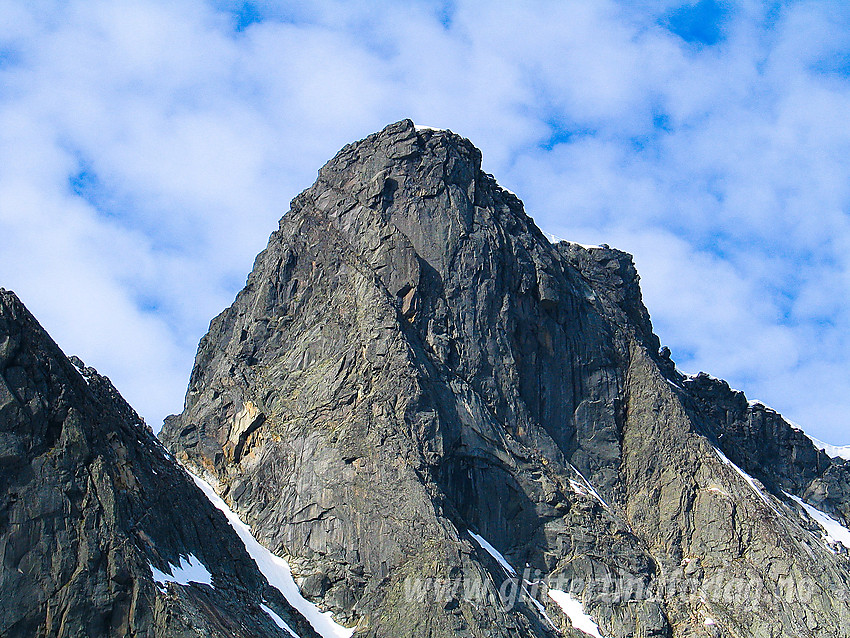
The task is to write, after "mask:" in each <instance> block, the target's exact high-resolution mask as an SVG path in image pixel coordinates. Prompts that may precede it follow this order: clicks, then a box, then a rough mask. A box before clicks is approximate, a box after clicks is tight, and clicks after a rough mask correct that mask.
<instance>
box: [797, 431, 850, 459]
mask: <svg viewBox="0 0 850 638" xmlns="http://www.w3.org/2000/svg"><path fill="white" fill-rule="evenodd" d="M806 436H808V437H809V440H810V441H811V442H812V443H814V444H815V447H816V448H817V449H819V450H823V451H824V452H826V455H827V456H829V457H830V458H833V459H835V458H838V459H844V460H845V461H850V445H830V444H829V443H824V442H823V441H818V440H817V439H816V438H815V437H813V436H809V435H808V434H807V435H806Z"/></svg>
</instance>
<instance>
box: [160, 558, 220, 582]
mask: <svg viewBox="0 0 850 638" xmlns="http://www.w3.org/2000/svg"><path fill="white" fill-rule="evenodd" d="M149 567H150V568H151V574H152V575H153V579H154V580H155V581H156V582H157V583H158V584H160V585H165V583H177V584H178V585H188V584H189V583H199V584H201V585H212V574H210V572H209V570H208V569H207V568H206V567H205V566H204V564H203V563H202V562H201V561H200V560H198V559H197V558H196V557H195V556H194V554H189V556H187V557H184V556H181V557H180V563H179V564H178V565H172V564H171V563H168V571H169V572H171V573H170V574H166V573H165V572H161V571H159V570H158V569H157V568H156V567H154V566H153V565H149Z"/></svg>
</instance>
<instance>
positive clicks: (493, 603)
mask: <svg viewBox="0 0 850 638" xmlns="http://www.w3.org/2000/svg"><path fill="white" fill-rule="evenodd" d="M480 161H481V158H480V153H479V151H478V150H477V149H476V148H475V147H474V146H472V144H471V143H470V142H468V141H467V140H464V139H462V138H460V137H458V136H457V135H454V134H452V133H451V132H448V131H433V130H422V131H417V130H416V129H415V127H414V126H413V124H412V123H411V122H410V121H403V122H399V123H397V124H393V125H391V126H389V127H387V128H386V129H384V130H383V131H381V132H380V133H378V134H375V135H372V136H370V137H368V138H366V139H365V140H362V141H360V142H357V143H355V144H352V145H349V146H347V147H345V148H344V149H343V150H342V151H340V153H339V154H338V155H337V156H336V157H335V158H334V159H333V160H332V161H331V162H329V163H328V164H327V165H326V166H325V167H324V168H322V170H321V171H320V173H319V177H318V180H317V181H316V183H315V184H314V185H313V186H312V187H311V188H310V189H308V190H307V191H305V192H304V193H302V194H301V195H299V196H298V197H297V198H296V199H295V200H293V202H292V206H291V210H290V212H289V213H288V214H286V215H285V216H284V217H283V219H282V220H281V222H280V228H279V230H278V231H276V232H275V233H273V234H272V236H271V239H270V241H269V245H268V247H267V249H266V250H265V251H263V252H262V253H261V254H260V255H259V256H258V257H257V260H256V263H255V265H254V270H253V272H252V273H251V275H250V276H249V278H248V282H247V285H246V287H245V288H244V290H242V292H240V293H239V295H238V296H237V298H236V301H235V302H234V304H233V305H232V306H231V307H230V308H228V309H227V310H225V311H224V312H223V313H222V314H221V315H219V316H218V317H217V318H216V319H214V320H213V322H212V323H211V325H210V330H209V333H208V334H207V335H206V336H205V337H204V338H203V340H202V341H201V344H200V346H199V349H198V355H197V359H196V363H195V368H194V370H193V372H192V377H191V380H190V384H189V390H188V393H187V396H186V404H185V409H184V411H183V413H182V414H181V415H179V416H175V417H171V418H169V419H168V420H167V421H166V424H165V427H164V429H163V432H162V438H163V440H164V441H165V442H166V445H167V446H168V447H169V448H170V449H171V450H172V451H173V452H174V454H175V455H176V456H177V457H178V458H179V459H181V460H182V461H183V462H185V463H186V464H188V465H190V466H191V467H193V468H196V469H197V470H198V471H203V472H205V473H206V474H207V475H209V476H211V477H213V478H215V479H216V480H217V481H218V482H219V485H220V487H221V490H222V494H223V496H224V498H225V499H226V500H227V501H228V502H229V503H230V504H231V505H232V506H233V508H234V509H235V510H237V511H238V512H239V513H240V514H241V515H242V516H243V518H245V519H247V520H248V521H249V522H250V524H251V525H252V527H253V529H254V531H255V534H256V535H257V536H258V537H259V538H260V539H261V540H262V541H263V542H264V543H265V544H266V545H267V546H268V547H269V548H270V549H272V550H273V551H275V552H277V553H281V554H285V555H287V556H288V558H289V559H290V562H291V563H292V564H293V566H294V570H295V572H296V573H297V574H298V576H299V579H300V582H301V585H302V587H303V590H304V592H305V594H306V595H308V596H310V597H312V598H313V599H314V600H316V601H317V602H319V603H320V604H321V605H323V606H325V607H326V608H329V609H332V610H333V611H334V612H336V613H338V614H340V615H341V617H342V618H344V619H345V620H346V621H348V622H349V623H350V624H354V623H356V624H357V635H363V636H387V637H389V636H402V635H403V636H449V635H452V636H454V635H461V636H464V635H465V636H545V635H554V634H555V633H557V632H562V633H564V634H566V635H580V634H578V633H577V632H575V630H573V629H572V622H571V621H570V620H569V619H568V618H567V616H566V615H565V614H564V613H562V612H561V610H560V608H559V607H558V606H557V605H555V604H554V603H553V602H552V600H551V599H550V597H549V596H546V595H545V593H546V586H545V585H543V586H541V587H540V589H539V591H537V590H536V588H534V589H535V591H533V592H532V593H533V594H534V593H537V594H538V597H539V598H540V600H541V601H542V606H541V605H538V604H536V603H535V602H534V601H532V600H530V599H529V598H528V597H527V596H523V597H520V598H521V599H520V600H519V601H518V603H517V604H516V605H514V606H513V607H512V608H510V609H508V608H504V607H503V606H502V605H500V604H499V601H498V598H497V594H496V591H497V589H498V587H499V586H500V584H502V581H503V580H504V576H505V573H504V571H503V568H501V567H500V566H499V565H498V564H497V562H496V561H494V560H493V558H492V557H491V556H490V554H488V553H487V552H485V551H483V550H482V549H481V548H480V547H479V544H477V543H476V542H474V541H473V539H472V537H471V536H470V534H469V533H468V532H469V531H473V532H475V533H476V534H479V535H480V536H482V537H483V538H484V539H486V540H488V541H489V542H490V543H491V544H492V545H494V546H495V547H496V548H497V549H498V550H499V551H501V552H502V554H504V555H505V557H506V558H507V560H508V561H509V562H510V563H511V564H512V565H514V566H516V567H520V568H521V567H522V566H526V565H527V566H528V570H529V572H528V573H529V574H534V575H535V576H536V577H540V576H542V577H549V578H550V581H549V582H550V584H551V586H552V587H553V588H554V587H555V585H554V584H553V583H558V584H559V586H558V588H559V589H568V590H571V591H572V592H573V594H574V597H575V598H576V599H580V600H583V602H584V607H585V611H587V612H588V613H589V614H590V615H591V616H592V617H593V618H594V620H595V621H596V622H597V623H598V624H599V626H600V628H601V632H602V635H606V636H617V637H625V636H637V637H643V636H677V637H678V636H682V637H684V636H752V637H780V636H781V637H785V636H788V637H791V636H795V637H797V636H812V637H814V636H847V635H850V634H848V629H847V627H848V626H850V625H848V621H850V607H848V602H847V600H848V598H847V596H846V594H847V591H848V579H850V577H848V561H847V555H846V551H844V550H843V549H837V548H835V547H832V546H827V545H825V544H824V542H823V541H822V540H821V532H820V528H819V527H818V526H817V525H816V524H815V523H814V521H813V520H812V519H811V518H809V517H808V516H807V515H805V513H804V512H803V510H802V509H800V508H799V506H797V505H796V504H795V503H794V502H793V501H792V500H791V499H789V498H788V497H786V496H785V495H784V493H783V491H785V492H789V493H791V494H794V495H796V496H799V497H803V498H804V499H805V500H807V501H808V502H809V503H811V504H813V505H815V506H817V507H818V508H819V509H821V510H823V511H825V512H826V513H828V514H830V515H832V516H833V517H834V518H836V519H837V520H840V521H842V522H845V523H846V522H847V517H848V514H850V499H848V487H847V486H848V470H847V468H846V467H845V465H844V464H843V463H841V462H839V461H837V460H833V459H829V458H828V457H827V456H826V455H824V454H823V453H821V452H819V451H817V450H816V449H815V448H814V446H813V445H812V444H811V443H810V442H809V441H808V439H806V437H805V436H804V435H803V433H802V432H800V431H799V430H798V429H795V428H793V427H792V426H791V425H790V424H788V423H787V422H785V421H784V420H783V419H782V418H781V417H780V416H779V415H777V414H775V413H774V412H772V411H770V410H769V409H766V408H764V407H763V406H760V405H749V404H748V403H747V401H746V398H745V397H744V396H743V395H742V394H741V393H738V392H735V391H733V390H731V389H729V387H728V386H727V385H725V384H724V383H723V382H720V381H717V380H714V379H712V378H710V377H707V376H704V375H703V376H698V377H694V378H689V377H684V376H683V375H681V374H680V373H678V372H677V371H676V369H675V366H674V364H673V362H672V361H671V360H670V358H669V353H668V352H667V351H665V350H662V351H659V345H660V344H659V342H658V339H657V338H656V337H655V335H654V334H653V332H652V327H651V324H650V320H649V316H648V313H647V312H646V310H645V308H644V307H643V304H642V302H641V297H640V290H639V286H638V276H637V274H636V272H635V269H634V265H633V263H632V260H631V257H630V256H629V255H627V254H625V253H622V252H620V251H617V250H612V249H610V248H608V247H606V246H603V247H599V248H590V249H586V248H583V247H580V246H578V245H576V244H570V243H567V242H561V243H558V244H555V245H553V244H551V243H550V242H549V241H547V239H546V238H545V237H544V236H543V234H542V233H541V232H540V230H539V229H537V228H536V226H535V225H534V223H533V222H532V220H531V219H530V218H529V217H528V216H526V214H525V213H524V211H523V207H522V204H521V202H520V201H519V200H518V199H517V198H516V197H515V196H514V195H513V194H510V193H508V192H506V191H504V190H502V189H501V188H499V186H498V185H497V184H496V182H495V180H494V179H493V178H492V177H491V176H490V175H487V174H485V173H483V172H482V171H481V169H480ZM721 451H722V452H721ZM746 472H748V473H749V474H750V475H752V476H753V477H755V479H757V480H758V481H760V482H758V481H756V480H754V479H753V478H750V476H748V475H747V474H746ZM529 580H532V581H533V580H535V578H534V577H531V578H529ZM433 582H443V583H445V582H449V583H463V584H464V587H465V586H467V585H469V584H472V583H478V584H480V585H482V588H481V590H480V591H479V592H478V594H479V595H477V596H469V595H464V594H465V593H468V591H467V590H465V589H463V588H462V589H460V590H451V591H443V592H441V595H435V594H434V593H433V592H431V591H429V590H427V587H426V588H425V589H424V593H423V587H424V585H423V583H424V584H425V585H427V584H428V583H432V584H433ZM614 584H616V586H615V585H614ZM528 587H532V586H531V585H528ZM612 588H613V589H614V590H615V591H616V595H612V593H611V592H612Z"/></svg>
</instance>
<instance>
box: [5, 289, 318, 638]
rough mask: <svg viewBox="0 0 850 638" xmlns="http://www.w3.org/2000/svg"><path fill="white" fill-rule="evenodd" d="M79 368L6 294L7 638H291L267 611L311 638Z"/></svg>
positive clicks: (150, 439)
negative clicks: (135, 637) (79, 637)
mask: <svg viewBox="0 0 850 638" xmlns="http://www.w3.org/2000/svg"><path fill="white" fill-rule="evenodd" d="M76 361H77V364H78V365H79V366H80V368H79V369H78V368H76V367H75V366H74V365H73V364H72V363H71V361H69V360H68V359H66V358H65V356H64V355H63V354H62V352H61V351H60V350H59V348H58V347H57V346H56V344H55V343H53V341H52V340H51V339H50V337H49V336H48V335H47V334H46V333H45V332H44V330H43V329H42V328H41V327H40V326H39V325H38V323H37V322H36V321H35V319H34V318H33V317H32V315H30V313H29V312H28V311H27V310H26V308H24V306H23V305H22V304H21V302H20V301H19V300H18V299H17V297H15V296H14V295H13V294H12V293H9V292H7V291H5V290H2V289H0V556H2V559H3V564H2V569H0V636H4V638H13V637H18V636H20V637H28V638H29V637H32V636H44V637H47V636H50V637H56V636H60V637H68V638H77V637H78V636H89V637H91V638H100V637H106V636H116V637H117V636H121V637H124V636H140V637H142V636H149V637H154V636H174V637H181V638H184V637H185V638H190V637H195V636H205V637H213V636H215V637H222V638H224V637H232V636H237V637H246V638H247V637H249V636H251V637H254V636H281V637H283V636H288V635H289V634H288V633H287V632H285V631H284V630H283V629H282V628H281V627H279V626H278V624H277V623H276V622H275V620H274V619H273V618H272V617H271V616H270V615H269V614H268V613H267V612H266V611H264V610H263V609H262V608H261V607H260V605H265V606H266V607H267V608H269V609H272V610H273V611H275V613H276V614H277V615H278V616H279V618H280V619H281V620H283V621H284V622H288V623H289V624H290V625H291V627H293V628H296V629H297V630H298V632H299V634H300V635H301V636H302V637H306V636H315V635H316V634H315V633H314V632H313V631H312V629H311V627H310V625H309V624H308V623H307V621H306V620H305V619H304V618H302V617H301V616H300V614H298V612H296V611H295V610H294V609H292V607H290V605H289V604H288V603H287V602H286V599H285V598H284V597H283V595H282V594H281V593H280V592H279V591H277V590H276V589H274V588H273V587H270V586H269V585H268V583H267V581H266V579H265V577H264V576H263V575H262V574H261V573H260V572H259V571H258V569H257V566H256V565H255V563H254V562H253V561H252V560H251V558H250V557H249V556H248V554H247V553H246V550H245V547H244V545H243V544H242V542H241V541H240V540H239V538H238V537H237V536H236V534H235V532H234V531H233V529H232V528H231V527H230V525H229V524H228V522H227V521H226V520H225V518H224V516H223V515H222V514H221V512H219V511H218V510H217V509H215V508H214V507H213V506H212V505H211V504H210V503H209V501H208V500H207V499H206V498H205V497H204V496H203V494H202V493H201V492H200V491H199V490H198V489H197V488H196V487H195V485H194V484H193V482H192V480H191V479H190V478H189V476H188V475H187V474H186V473H185V472H184V471H183V470H182V469H180V468H179V466H177V464H176V463H174V461H173V460H171V459H169V458H168V457H167V455H166V452H165V450H164V448H162V446H161V444H160V443H159V442H158V441H157V439H156V438H155V437H154V436H153V434H152V432H151V431H150V429H149V428H147V426H145V425H144V423H143V421H142V420H141V419H140V418H139V417H138V416H137V415H136V413H135V412H134V411H133V410H132V408H130V407H129V406H128V405H127V404H126V403H125V402H124V400H123V399H122V398H121V397H120V395H119V394H118V393H117V392H116V390H115V389H114V388H113V386H112V384H111V383H110V382H109V380H108V379H107V378H105V377H102V376H100V375H98V374H97V373H96V372H95V371H94V370H93V369H91V368H85V367H84V366H82V363H81V362H79V361H78V360H76ZM181 568H183V569H182V570H181ZM169 581H174V582H169ZM192 581H200V583H199V582H192ZM181 582H182V584H181ZM204 583H206V584H204Z"/></svg>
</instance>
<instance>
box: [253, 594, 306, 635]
mask: <svg viewBox="0 0 850 638" xmlns="http://www.w3.org/2000/svg"><path fill="white" fill-rule="evenodd" d="M260 609H262V610H263V611H264V612H266V613H267V614H268V615H269V618H271V619H272V620H273V621H274V624H276V625H277V626H278V627H280V628H281V629H283V630H284V631H285V632H286V633H288V634H289V635H290V636H293V638H299V636H298V634H296V633H295V632H294V631H292V627H290V626H289V625H287V624H286V621H285V620H284V619H283V618H281V617H280V616H278V615H277V614H276V613H274V610H272V609H271V608H270V607H269V606H268V605H264V604H262V603H260Z"/></svg>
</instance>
